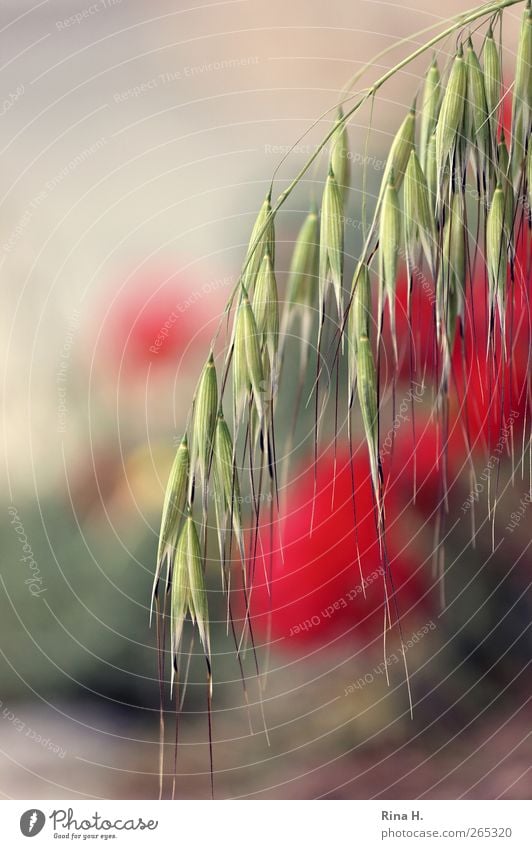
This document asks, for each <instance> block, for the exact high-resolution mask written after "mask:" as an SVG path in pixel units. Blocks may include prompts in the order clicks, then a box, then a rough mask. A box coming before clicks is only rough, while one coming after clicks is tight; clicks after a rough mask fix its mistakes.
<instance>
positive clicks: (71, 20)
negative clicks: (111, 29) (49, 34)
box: [55, 0, 122, 30]
mask: <svg viewBox="0 0 532 849" xmlns="http://www.w3.org/2000/svg"><path fill="white" fill-rule="evenodd" d="M121 2H122V0H98V2H97V3H92V4H91V5H90V6H86V7H85V8H84V9H81V10H80V11H79V12H75V14H73V15H70V17H68V18H63V19H62V20H60V21H56V22H55V28H56V29H58V30H64V29H70V27H73V26H76V25H77V24H82V23H83V22H84V21H87V20H88V19H89V18H92V17H93V16H94V15H97V14H98V12H104V11H105V10H106V9H112V8H113V7H114V6H120V4H121Z"/></svg>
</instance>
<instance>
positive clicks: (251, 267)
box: [242, 194, 275, 292]
mask: <svg viewBox="0 0 532 849" xmlns="http://www.w3.org/2000/svg"><path fill="white" fill-rule="evenodd" d="M266 253H267V254H269V255H270V257H271V260H272V264H273V262H274V261H275V225H274V220H273V217H272V207H271V198H270V195H269V194H268V196H267V197H266V198H265V200H264V202H263V204H262V206H261V208H260V210H259V214H258V215H257V219H256V221H255V224H254V225H253V230H252V231H251V236H250V239H249V245H248V250H247V254H246V263H247V265H246V266H245V271H244V272H243V277H242V281H243V284H244V287H245V289H246V290H247V291H248V292H250V291H251V290H252V288H253V285H254V283H255V281H256V279H257V274H258V273H259V268H260V266H261V264H262V260H263V257H264V255H265V254H266Z"/></svg>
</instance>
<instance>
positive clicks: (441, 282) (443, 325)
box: [436, 193, 467, 379]
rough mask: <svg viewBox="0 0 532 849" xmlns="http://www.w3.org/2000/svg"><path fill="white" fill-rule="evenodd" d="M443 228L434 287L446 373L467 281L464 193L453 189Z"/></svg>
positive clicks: (446, 372)
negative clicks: (441, 245) (439, 259)
mask: <svg viewBox="0 0 532 849" xmlns="http://www.w3.org/2000/svg"><path fill="white" fill-rule="evenodd" d="M447 212H448V215H447V218H446V221H445V226H444V231H443V248H442V257H441V267H440V270H439V275H438V281H437V287H436V319H437V327H438V335H439V342H440V346H441V350H442V355H443V369H442V373H443V376H444V378H445V379H446V378H447V376H448V371H449V366H450V357H451V354H452V350H453V345H454V339H455V334H456V319H457V317H458V316H460V317H461V318H463V314H464V303H465V284H466V238H467V231H466V225H465V218H464V216H465V208H464V199H463V196H462V195H461V194H459V193H455V194H454V195H453V197H452V202H451V207H450V209H449V208H447Z"/></svg>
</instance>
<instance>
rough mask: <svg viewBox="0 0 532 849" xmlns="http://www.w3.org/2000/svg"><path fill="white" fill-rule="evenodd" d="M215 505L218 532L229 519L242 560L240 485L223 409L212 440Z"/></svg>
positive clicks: (221, 538)
mask: <svg viewBox="0 0 532 849" xmlns="http://www.w3.org/2000/svg"><path fill="white" fill-rule="evenodd" d="M214 480H215V505H216V512H217V518H218V523H217V524H218V529H219V531H221V530H225V526H226V524H227V520H228V518H229V519H230V521H231V523H232V525H233V530H234V532H235V537H236V541H237V544H238V548H239V551H240V555H241V557H242V558H243V557H244V538H243V533H242V510H241V498H240V483H239V479H238V471H237V469H236V466H235V458H234V453H233V440H232V438H231V434H230V432H229V427H228V425H227V422H226V421H225V418H224V415H223V412H222V410H220V412H219V413H218V421H217V423H216V434H215V439H214ZM223 539H224V536H223V535H222V536H220V538H219V541H220V556H221V557H222V558H223V556H224V551H223Z"/></svg>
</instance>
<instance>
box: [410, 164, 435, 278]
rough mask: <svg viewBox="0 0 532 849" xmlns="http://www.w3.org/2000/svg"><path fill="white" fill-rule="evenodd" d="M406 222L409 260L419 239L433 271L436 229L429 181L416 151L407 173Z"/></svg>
mask: <svg viewBox="0 0 532 849" xmlns="http://www.w3.org/2000/svg"><path fill="white" fill-rule="evenodd" d="M404 222H405V223H404V229H405V244H406V252H407V256H408V257H409V260H410V261H412V259H413V257H414V253H415V249H416V247H417V239H418V237H419V240H420V242H421V245H422V248H423V252H424V254H425V257H426V259H427V262H428V263H429V266H430V268H431V269H433V268H434V261H433V256H434V251H435V248H436V227H435V223H434V215H433V212H432V209H431V205H430V199H429V190H428V187H427V181H426V179H425V175H424V173H423V169H422V168H421V165H420V162H419V159H418V157H417V154H416V151H415V150H413V151H412V153H411V154H410V159H409V161H408V166H407V169H406V172H405V184H404Z"/></svg>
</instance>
